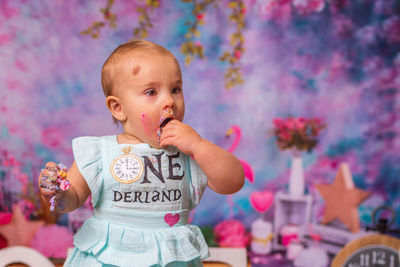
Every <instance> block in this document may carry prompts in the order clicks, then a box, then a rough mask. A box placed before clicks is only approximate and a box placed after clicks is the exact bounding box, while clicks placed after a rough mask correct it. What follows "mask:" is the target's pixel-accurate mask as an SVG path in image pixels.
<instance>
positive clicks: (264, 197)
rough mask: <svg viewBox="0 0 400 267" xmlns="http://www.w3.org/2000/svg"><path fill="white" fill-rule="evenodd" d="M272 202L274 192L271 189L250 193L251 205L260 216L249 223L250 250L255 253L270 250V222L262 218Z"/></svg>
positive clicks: (260, 253)
mask: <svg viewBox="0 0 400 267" xmlns="http://www.w3.org/2000/svg"><path fill="white" fill-rule="evenodd" d="M273 202H274V193H273V192H271V191H262V192H258V191H254V192H252V193H251V194H250V204H251V206H252V207H253V208H254V209H255V210H256V211H257V212H258V213H260V217H259V218H258V219H256V220H255V221H253V222H252V223H251V251H252V252H253V253H255V254H259V255H265V254H269V253H270V252H271V249H272V247H271V243H272V242H271V241H272V238H273V234H272V223H270V222H268V221H266V220H264V218H263V216H262V215H263V213H264V212H266V211H267V210H268V209H269V208H270V207H271V206H272V203H273Z"/></svg>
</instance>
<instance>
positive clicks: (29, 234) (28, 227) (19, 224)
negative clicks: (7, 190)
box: [0, 205, 44, 247]
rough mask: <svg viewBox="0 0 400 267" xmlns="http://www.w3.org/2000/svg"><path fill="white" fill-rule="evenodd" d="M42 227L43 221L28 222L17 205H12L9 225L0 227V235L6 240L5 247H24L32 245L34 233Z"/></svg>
mask: <svg viewBox="0 0 400 267" xmlns="http://www.w3.org/2000/svg"><path fill="white" fill-rule="evenodd" d="M43 225H44V222H43V221H29V220H27V219H26V218H25V216H24V214H23V213H22V211H21V208H20V207H19V206H18V205H14V207H13V211H12V219H11V221H10V223H8V224H4V225H0V234H1V235H2V236H4V237H5V239H6V240H7V245H8V246H9V247H11V246H26V247H29V246H30V245H31V243H32V240H33V238H34V237H35V235H36V232H37V231H38V229H39V228H40V227H42V226H43Z"/></svg>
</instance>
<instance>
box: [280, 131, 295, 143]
mask: <svg viewBox="0 0 400 267" xmlns="http://www.w3.org/2000/svg"><path fill="white" fill-rule="evenodd" d="M278 137H279V138H280V139H282V140H286V141H289V140H290V139H292V136H291V135H290V133H289V132H287V131H284V132H281V133H280V134H279V136H278Z"/></svg>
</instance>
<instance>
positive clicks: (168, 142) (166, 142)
mask: <svg viewBox="0 0 400 267" xmlns="http://www.w3.org/2000/svg"><path fill="white" fill-rule="evenodd" d="M176 145H177V142H176V138H175V136H164V137H163V138H161V139H160V146H162V147H165V146H176Z"/></svg>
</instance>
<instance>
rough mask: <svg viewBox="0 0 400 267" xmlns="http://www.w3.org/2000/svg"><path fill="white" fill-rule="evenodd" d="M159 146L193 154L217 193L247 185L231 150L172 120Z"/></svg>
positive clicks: (234, 190) (240, 167)
mask: <svg viewBox="0 0 400 267" xmlns="http://www.w3.org/2000/svg"><path fill="white" fill-rule="evenodd" d="M160 145H161V146H167V145H172V146H175V147H177V148H178V149H179V150H181V151H182V152H184V153H186V154H189V155H191V156H192V157H193V158H194V160H195V161H196V162H197V164H198V165H199V166H200V168H201V169H202V170H203V172H204V173H205V174H206V176H207V178H208V182H207V185H208V186H209V187H210V188H211V189H212V190H214V191H215V192H217V193H220V194H233V193H235V192H237V191H239V190H240V189H241V188H242V186H243V184H244V171H243V167H242V164H241V163H240V161H239V160H238V159H237V158H236V157H235V156H233V155H232V154H231V153H229V152H228V151H226V150H224V149H222V148H220V147H219V146H217V145H215V144H213V143H211V142H209V141H207V140H205V139H203V138H201V137H200V135H199V134H198V133H197V132H196V131H195V130H194V129H193V128H192V127H190V126H189V125H187V124H184V123H183V122H180V121H178V120H172V121H171V122H169V123H168V124H167V125H166V126H165V127H164V128H163V130H162V134H161V138H160Z"/></svg>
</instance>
